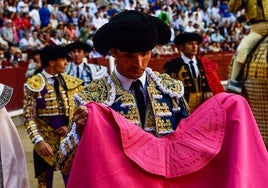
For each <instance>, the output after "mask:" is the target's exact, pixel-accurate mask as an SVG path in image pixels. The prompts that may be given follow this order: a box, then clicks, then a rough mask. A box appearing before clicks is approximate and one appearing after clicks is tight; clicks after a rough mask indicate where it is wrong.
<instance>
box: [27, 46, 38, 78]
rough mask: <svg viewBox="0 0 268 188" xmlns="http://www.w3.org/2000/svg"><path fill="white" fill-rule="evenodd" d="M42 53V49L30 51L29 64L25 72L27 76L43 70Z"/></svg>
mask: <svg viewBox="0 0 268 188" xmlns="http://www.w3.org/2000/svg"><path fill="white" fill-rule="evenodd" d="M40 53H41V50H33V51H32V52H31V53H29V58H28V62H29V64H28V68H27V70H26V73H25V76H26V78H30V77H32V76H33V75H35V74H37V73H39V72H41V59H40Z"/></svg>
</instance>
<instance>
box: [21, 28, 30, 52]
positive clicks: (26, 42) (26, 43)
mask: <svg viewBox="0 0 268 188" xmlns="http://www.w3.org/2000/svg"><path fill="white" fill-rule="evenodd" d="M32 45H33V44H32V40H31V33H30V32H26V33H24V37H23V38H21V39H20V41H19V47H20V48H21V49H22V50H31V49H32V48H33V46H32Z"/></svg>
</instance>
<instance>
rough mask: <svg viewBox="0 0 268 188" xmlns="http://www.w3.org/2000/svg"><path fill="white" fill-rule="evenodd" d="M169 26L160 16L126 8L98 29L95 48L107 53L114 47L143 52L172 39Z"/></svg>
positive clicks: (94, 41) (95, 36)
mask: <svg viewBox="0 0 268 188" xmlns="http://www.w3.org/2000/svg"><path fill="white" fill-rule="evenodd" d="M170 37H171V31H170V28H169V26H168V25H167V24H166V23H164V22H163V21H162V20H160V19H159V18H156V17H153V16H150V15H147V14H144V13H142V12H139V11H133V10H126V11H123V12H120V13H119V14H117V15H116V16H114V17H113V18H112V19H111V20H110V21H109V22H108V23H106V24H105V25H103V26H102V27H101V28H100V29H98V30H97V32H96V33H95V35H94V37H93V44H94V47H95V49H96V50H97V51H98V52H99V53H101V54H107V53H108V51H109V50H111V49H112V48H117V49H119V50H122V51H125V52H143V51H148V50H151V49H153V48H154V47H155V46H156V45H157V44H160V45H161V44H166V43H167V42H169V41H170Z"/></svg>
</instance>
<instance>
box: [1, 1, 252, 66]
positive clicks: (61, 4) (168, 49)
mask: <svg viewBox="0 0 268 188" xmlns="http://www.w3.org/2000/svg"><path fill="white" fill-rule="evenodd" d="M123 10H139V11H142V12H145V13H147V14H150V15H153V16H156V17H158V18H159V19H162V20H163V21H165V22H166V23H167V24H168V25H169V26H170V28H171V31H172V37H171V39H170V44H168V45H165V46H157V47H156V48H154V49H153V55H154V56H157V55H162V54H173V53H176V52H177V50H176V48H174V47H173V46H174V45H173V44H172V41H173V39H174V37H175V36H176V35H177V34H179V33H180V32H197V33H199V34H200V35H201V36H202V44H201V48H200V52H201V53H202V54H206V53H211V52H222V51H227V52H234V51H235V50H236V48H237V46H238V44H239V43H240V41H241V39H242V38H243V37H244V36H245V35H247V34H248V33H249V31H250V27H249V25H248V23H247V20H246V19H245V16H244V15H245V14H244V11H243V10H242V11H240V12H238V13H237V14H236V15H234V14H232V13H230V12H229V11H228V1H227V0H0V68H10V67H17V66H20V63H24V62H28V60H29V59H31V52H33V51H35V50H37V49H41V48H42V47H44V46H45V45H47V44H58V45H67V44H69V43H71V42H73V41H75V40H80V41H83V42H86V43H88V44H90V45H93V43H92V37H93V36H94V33H95V32H96V31H97V30H98V28H100V27H101V26H102V25H103V24H105V23H107V22H108V21H109V20H110V19H111V18H112V17H113V16H114V15H115V14H116V13H118V12H120V11H123ZM98 57H101V55H100V54H99V53H97V52H96V51H94V50H93V51H92V52H91V53H90V54H89V57H88V58H98Z"/></svg>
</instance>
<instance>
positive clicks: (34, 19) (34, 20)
mask: <svg viewBox="0 0 268 188" xmlns="http://www.w3.org/2000/svg"><path fill="white" fill-rule="evenodd" d="M39 8H40V7H39V5H38V4H37V3H36V4H34V7H33V9H32V10H31V11H30V12H29V16H30V18H31V24H32V30H33V29H36V30H39V29H40V28H41V19H40V15H39Z"/></svg>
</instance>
